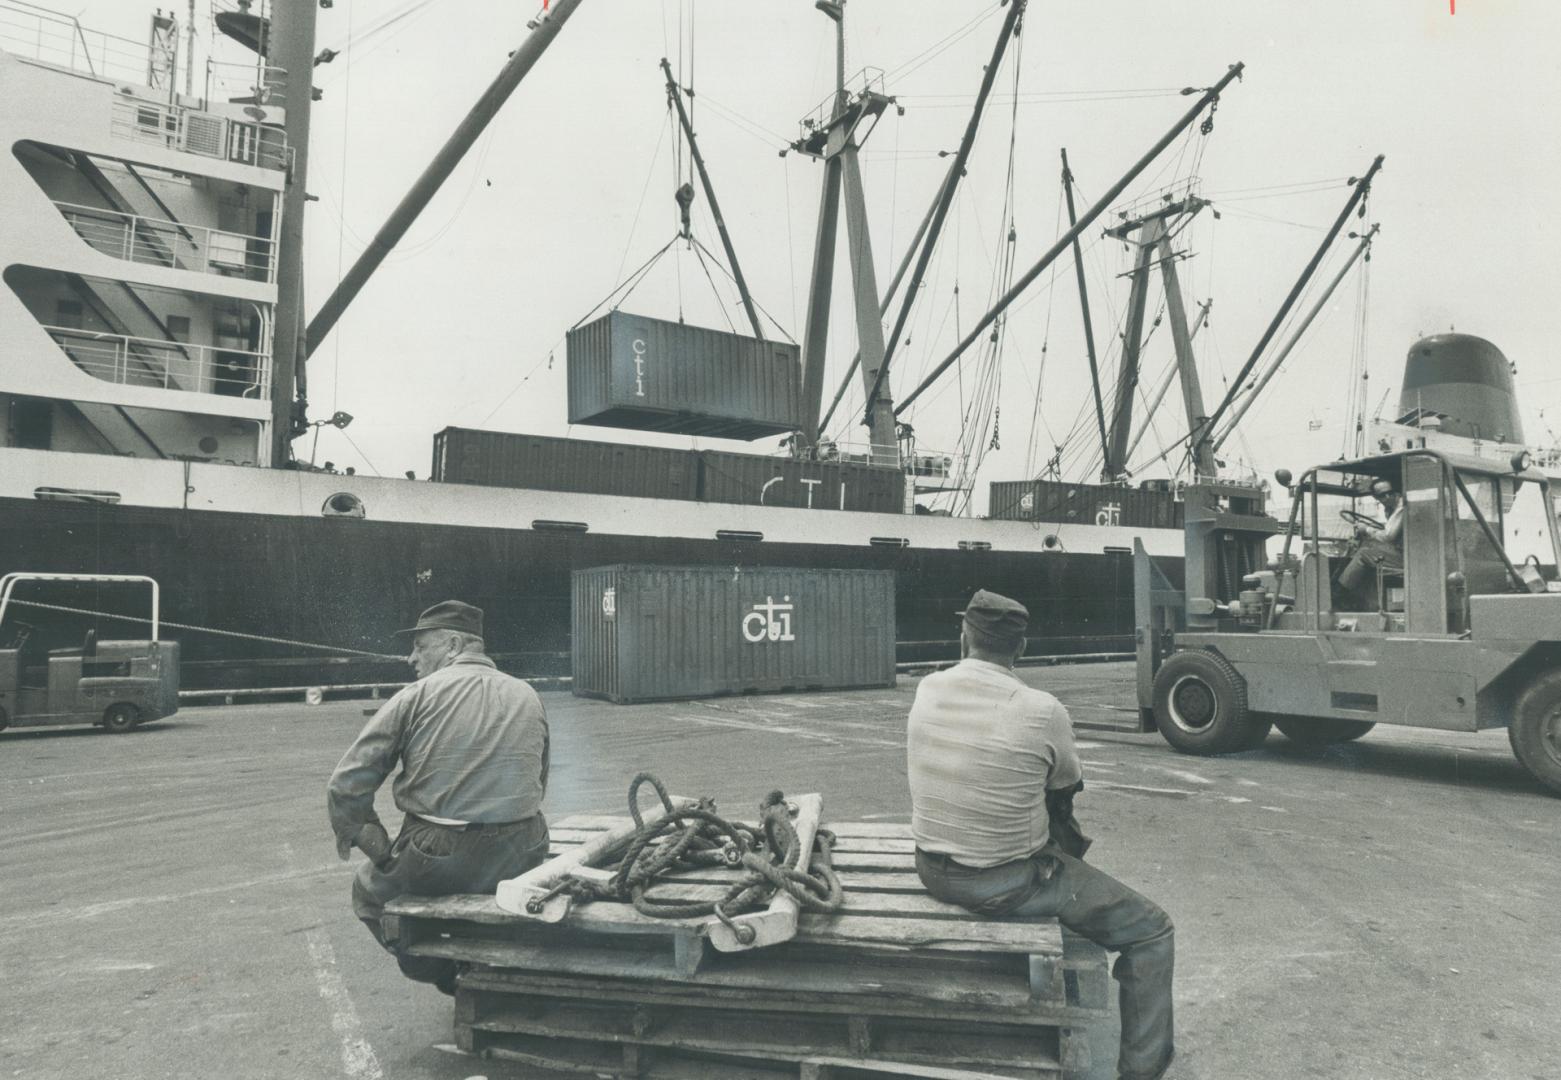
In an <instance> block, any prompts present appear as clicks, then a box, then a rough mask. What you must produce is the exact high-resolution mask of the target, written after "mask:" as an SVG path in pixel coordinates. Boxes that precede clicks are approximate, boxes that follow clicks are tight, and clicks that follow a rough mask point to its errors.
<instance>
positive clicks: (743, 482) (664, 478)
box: [433, 428, 905, 514]
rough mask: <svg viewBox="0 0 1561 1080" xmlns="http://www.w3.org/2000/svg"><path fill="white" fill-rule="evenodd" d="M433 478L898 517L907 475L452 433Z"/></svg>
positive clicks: (851, 466) (444, 437)
mask: <svg viewBox="0 0 1561 1080" xmlns="http://www.w3.org/2000/svg"><path fill="white" fill-rule="evenodd" d="M433 478H434V479H435V480H439V481H443V482H445V483H449V484H483V485H487V486H489V487H516V488H538V489H541V490H545V491H580V492H587V493H590V494H594V495H635V496H639V497H641V498H650V499H687V500H690V501H694V502H718V503H751V504H762V505H765V506H790V507H799V508H803V509H813V510H857V511H866V512H870V513H879V514H897V513H902V512H903V511H904V509H905V506H904V500H905V474H904V473H902V472H900V470H898V469H894V468H889V467H886V466H882V465H866V464H861V463H857V462H840V461H799V460H797V459H794V458H783V457H766V456H765V455H762V454H732V453H727V452H725V451H720V450H671V449H665V448H662V447H654V446H631V445H624V444H621V443H603V442H594V441H591V440H586V439H558V438H553V437H550V436H545V435H515V434H509V433H506V432H497V431H473V430H471V429H468V428H445V429H444V430H443V431H441V432H439V433H438V434H437V435H435V436H434V463H433Z"/></svg>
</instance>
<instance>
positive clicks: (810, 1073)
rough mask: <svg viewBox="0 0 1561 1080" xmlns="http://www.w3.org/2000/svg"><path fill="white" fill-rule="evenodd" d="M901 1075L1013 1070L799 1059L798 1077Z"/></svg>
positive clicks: (959, 1077)
mask: <svg viewBox="0 0 1561 1080" xmlns="http://www.w3.org/2000/svg"><path fill="white" fill-rule="evenodd" d="M862 1074H866V1075H868V1076H874V1075H882V1076H903V1077H908V1078H910V1080H1011V1078H1012V1076H1013V1074H1012V1073H995V1072H975V1071H972V1070H970V1069H948V1068H942V1067H939V1066H935V1065H910V1064H907V1063H905V1062H903V1061H883V1060H881V1059H876V1058H844V1057H823V1056H820V1057H811V1058H806V1059H804V1060H803V1062H802V1072H801V1073H800V1080H852V1078H853V1077H854V1076H860V1075H862Z"/></svg>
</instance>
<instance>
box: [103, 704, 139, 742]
mask: <svg viewBox="0 0 1561 1080" xmlns="http://www.w3.org/2000/svg"><path fill="white" fill-rule="evenodd" d="M140 719H141V710H140V709H137V708H136V707H135V706H134V705H131V704H129V703H127V702H123V701H122V702H120V703H119V704H118V705H110V706H109V707H108V708H106V709H104V710H103V728H104V730H105V731H112V732H113V733H114V734H116V735H119V734H123V733H124V732H126V731H129V730H130V729H131V728H133V727H135V726H136V723H137V722H138V721H139V720H140Z"/></svg>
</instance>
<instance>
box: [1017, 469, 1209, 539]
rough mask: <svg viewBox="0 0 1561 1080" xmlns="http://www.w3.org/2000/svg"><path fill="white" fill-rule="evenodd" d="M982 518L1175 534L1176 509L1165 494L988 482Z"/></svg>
mask: <svg viewBox="0 0 1561 1080" xmlns="http://www.w3.org/2000/svg"><path fill="white" fill-rule="evenodd" d="M987 516H988V517H994V518H1001V519H1003V520H1006V521H1040V522H1055V523H1057V524H1061V525H1121V526H1125V527H1128V528H1139V529H1179V528H1181V527H1182V504H1181V503H1180V502H1179V501H1178V500H1177V498H1176V493H1175V492H1173V491H1170V490H1164V491H1156V490H1153V489H1150V488H1130V487H1122V486H1120V485H1117V484H1064V483H1062V482H1060V481H1057V480H996V481H993V482H992V487H991V499H990V501H989V503H988V509H987Z"/></svg>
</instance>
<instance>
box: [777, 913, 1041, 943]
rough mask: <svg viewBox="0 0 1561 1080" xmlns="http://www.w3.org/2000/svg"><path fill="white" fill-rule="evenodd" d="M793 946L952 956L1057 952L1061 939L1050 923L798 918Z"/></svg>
mask: <svg viewBox="0 0 1561 1080" xmlns="http://www.w3.org/2000/svg"><path fill="white" fill-rule="evenodd" d="M797 940H799V941H810V942H820V943H829V944H836V945H841V944H873V945H878V946H884V947H890V948H901V949H928V948H935V949H948V950H952V951H956V952H960V951H970V952H1007V953H1014V952H1017V953H1046V952H1057V951H1059V950H1060V947H1061V943H1062V942H1061V933H1060V931H1059V930H1058V927H1057V924H1056V923H1054V922H1024V923H1019V922H992V921H981V922H977V921H971V922H952V921H944V920H938V919H914V918H891V917H887V916H877V915H859V916H853V915H840V914H833V915H818V914H814V913H812V912H803V913H802V917H801V919H800V920H799V921H798V927H797Z"/></svg>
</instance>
